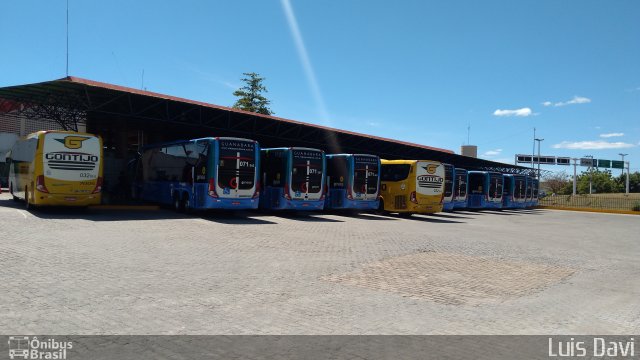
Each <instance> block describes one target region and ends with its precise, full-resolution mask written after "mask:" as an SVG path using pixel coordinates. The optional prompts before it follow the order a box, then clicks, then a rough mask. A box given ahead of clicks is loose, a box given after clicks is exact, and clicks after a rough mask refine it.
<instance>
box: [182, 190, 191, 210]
mask: <svg viewBox="0 0 640 360" xmlns="http://www.w3.org/2000/svg"><path fill="white" fill-rule="evenodd" d="M182 209H183V210H184V212H186V213H190V212H191V210H192V209H191V200H189V193H184V194H182Z"/></svg>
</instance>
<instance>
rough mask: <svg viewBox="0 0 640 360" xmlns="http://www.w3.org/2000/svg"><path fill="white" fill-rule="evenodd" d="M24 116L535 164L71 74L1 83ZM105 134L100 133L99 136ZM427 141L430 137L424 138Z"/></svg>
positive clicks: (405, 155)
mask: <svg viewBox="0 0 640 360" xmlns="http://www.w3.org/2000/svg"><path fill="white" fill-rule="evenodd" d="M2 113H5V114H8V113H12V114H20V113H23V114H25V115H24V116H27V115H26V114H28V116H34V117H40V118H44V119H51V120H54V121H56V122H57V123H58V124H60V125H61V126H62V127H64V128H66V129H69V130H75V129H77V125H78V123H83V122H84V123H86V124H87V127H88V128H89V129H92V126H91V123H92V122H100V123H102V124H107V126H110V127H111V128H112V129H114V130H116V131H117V129H118V127H124V128H137V129H142V130H148V131H156V132H158V131H160V132H163V135H164V136H163V139H164V140H177V139H183V138H185V136H191V137H193V138H196V137H206V136H235V137H244V138H249V139H255V140H257V141H258V142H260V145H261V146H262V147H283V146H303V147H311V148H319V149H323V150H324V151H326V152H327V153H363V154H376V155H378V156H380V157H381V158H384V159H423V160H435V161H441V162H445V163H450V164H453V165H454V166H456V167H460V168H465V169H468V170H493V171H500V172H506V173H514V174H521V173H529V172H530V171H531V169H530V168H525V167H521V166H516V165H509V164H504V163H499V162H493V161H489V160H484V159H478V158H473V157H467V156H462V155H457V154H455V153H454V152H453V151H451V150H446V149H440V148H435V147H431V146H426V145H421V144H414V143H410V142H405V141H399V140H394V139H388V138H383V137H378V136H372V135H366V134H361V133H357V132H352V131H347V130H340V129H336V128H331V127H327V126H321V125H316V124H310V123H305V122H301V121H295V120H290V119H284V118H280V117H275V116H267V115H262V114H256V113H251V112H247V111H242V110H238V109H234V108H230V107H225V106H219V105H214V104H209V103H205V102H200V101H194V100H189V99H184V98H178V97H174V96H169V95H164V94H159V93H155V92H151V91H145V90H139V89H133V88H128V87H123V86H118V85H112V84H107V83H102V82H97V81H93V80H88V79H83V78H78V77H72V76H70V77H65V78H62V79H59V80H52V81H46V82H41V83H34V84H26V85H17V86H9V87H3V88H0V114H2ZM98 135H101V134H98ZM424 141H425V142H428V141H429V139H428V138H425V140H424Z"/></svg>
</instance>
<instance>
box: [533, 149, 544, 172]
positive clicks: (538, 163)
mask: <svg viewBox="0 0 640 360" xmlns="http://www.w3.org/2000/svg"><path fill="white" fill-rule="evenodd" d="M533 140H535V141H537V142H538V179H540V143H541V142H543V141H544V139H533Z"/></svg>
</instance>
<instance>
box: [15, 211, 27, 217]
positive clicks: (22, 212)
mask: <svg viewBox="0 0 640 360" xmlns="http://www.w3.org/2000/svg"><path fill="white" fill-rule="evenodd" d="M16 211H17V212H19V213H20V215H22V216H24V218H25V219H26V218H27V214H25V212H24V210H16Z"/></svg>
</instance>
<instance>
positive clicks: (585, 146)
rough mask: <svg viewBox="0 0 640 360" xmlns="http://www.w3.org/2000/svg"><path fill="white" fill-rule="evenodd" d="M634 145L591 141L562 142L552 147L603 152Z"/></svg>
mask: <svg viewBox="0 0 640 360" xmlns="http://www.w3.org/2000/svg"><path fill="white" fill-rule="evenodd" d="M635 146H636V145H633V144H629V143H625V142H621V141H619V142H608V141H603V140H593V141H563V142H561V143H559V144H555V145H553V146H552V148H554V149H573V150H603V149H624V148H630V147H635Z"/></svg>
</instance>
